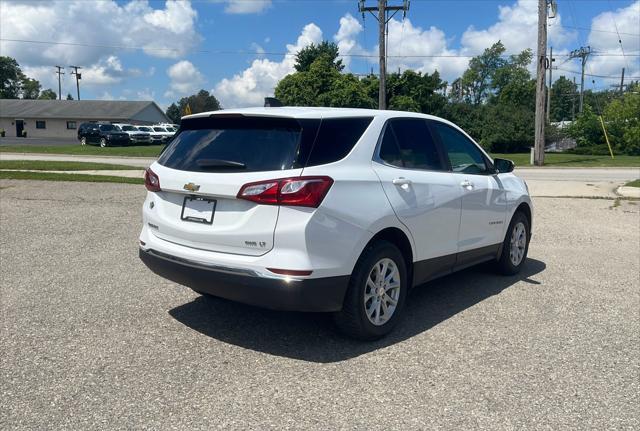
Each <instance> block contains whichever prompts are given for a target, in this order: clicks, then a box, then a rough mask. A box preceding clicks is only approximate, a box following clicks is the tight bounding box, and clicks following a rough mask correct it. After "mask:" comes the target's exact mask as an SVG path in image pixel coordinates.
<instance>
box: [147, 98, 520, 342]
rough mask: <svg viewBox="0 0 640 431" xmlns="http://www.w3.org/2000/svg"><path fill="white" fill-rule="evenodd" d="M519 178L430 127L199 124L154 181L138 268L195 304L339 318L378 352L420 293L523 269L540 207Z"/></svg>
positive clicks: (424, 123)
mask: <svg viewBox="0 0 640 431" xmlns="http://www.w3.org/2000/svg"><path fill="white" fill-rule="evenodd" d="M512 171H513V163H512V162H510V161H508V160H501V159H495V160H492V159H491V158H490V157H489V156H488V155H487V154H486V153H485V152H484V151H483V150H482V149H481V148H480V147H479V146H478V145H477V144H476V143H475V142H474V141H473V140H472V139H471V138H470V137H469V136H468V135H467V134H466V133H465V132H464V131H462V130H461V129H460V128H458V127H457V126H455V125H454V124H452V123H450V122H448V121H446V120H443V119H441V118H437V117H433V116H429V115H423V114H414V113H408V112H394V111H374V110H361V109H335V108H252V109H242V110H233V111H218V112H209V113H201V114H196V115H190V116H187V117H184V118H183V119H182V122H181V125H180V131H179V133H178V134H177V135H176V137H175V138H174V140H173V141H172V142H171V144H170V145H168V146H167V148H166V150H165V151H164V152H163V153H162V154H161V156H160V158H159V159H158V161H157V162H155V163H153V165H151V167H150V168H149V169H147V171H146V174H145V185H146V187H147V189H148V190H149V192H148V193H147V198H146V200H145V203H144V207H143V223H144V224H143V228H142V233H141V234H140V257H141V259H142V260H143V261H144V262H145V264H146V265H147V266H148V267H149V268H151V270H153V271H154V272H156V273H157V274H159V275H161V276H162V277H165V278H167V279H170V280H173V281H175V282H177V283H180V284H182V285H185V286H188V287H190V288H192V289H193V290H195V291H196V292H199V293H203V294H210V295H214V296H219V297H223V298H227V299H231V300H234V301H240V302H244V303H247V304H253V305H257V306H262V307H267V308H272V309H280V310H298V311H323V312H333V313H334V315H335V321H336V323H337V324H338V326H339V327H340V328H341V329H342V330H343V331H344V332H346V333H347V334H349V335H351V336H354V337H357V338H361V339H376V338H379V337H382V336H383V335H385V334H386V333H388V332H389V331H390V330H391V329H392V328H393V327H394V326H395V324H396V323H397V322H398V319H399V318H400V315H401V314H402V310H403V307H404V304H405V301H406V298H407V293H408V291H409V290H410V289H411V288H412V287H413V286H416V285H419V284H422V283H424V282H426V281H429V280H431V279H434V278H436V277H439V276H442V275H446V274H449V273H451V272H453V271H456V270H459V269H462V268H465V267H468V266H471V265H474V264H477V263H480V262H484V261H489V260H495V261H496V262H497V265H498V267H499V268H500V269H501V270H502V272H504V273H507V274H514V273H516V272H518V271H519V270H520V268H521V267H522V265H523V263H524V261H525V259H526V256H527V249H528V245H529V239H530V237H531V221H532V218H531V217H532V205H531V200H530V199H529V194H528V190H527V186H526V184H525V182H524V181H523V180H522V179H520V178H518V177H516V176H515V175H514V174H513V173H512Z"/></svg>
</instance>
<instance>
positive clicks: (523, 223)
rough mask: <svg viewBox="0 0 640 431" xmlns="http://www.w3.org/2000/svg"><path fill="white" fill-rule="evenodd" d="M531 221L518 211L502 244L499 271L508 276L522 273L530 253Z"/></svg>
mask: <svg viewBox="0 0 640 431" xmlns="http://www.w3.org/2000/svg"><path fill="white" fill-rule="evenodd" d="M529 229H530V228H529V219H527V216H525V215H524V214H523V213H522V212H520V211H518V212H516V213H515V214H514V215H513V218H512V219H511V223H509V228H508V229H507V234H506V235H505V239H504V242H503V244H502V254H501V255H500V259H498V269H499V270H500V272H502V273H503V274H506V275H513V274H517V273H518V272H520V270H521V269H522V266H523V265H524V261H525V260H526V259H527V253H528V251H529V239H530V233H529V232H530V231H529Z"/></svg>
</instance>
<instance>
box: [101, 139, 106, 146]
mask: <svg viewBox="0 0 640 431" xmlns="http://www.w3.org/2000/svg"><path fill="white" fill-rule="evenodd" d="M106 146H107V140H106V139H105V138H100V147H101V148H104V147H106Z"/></svg>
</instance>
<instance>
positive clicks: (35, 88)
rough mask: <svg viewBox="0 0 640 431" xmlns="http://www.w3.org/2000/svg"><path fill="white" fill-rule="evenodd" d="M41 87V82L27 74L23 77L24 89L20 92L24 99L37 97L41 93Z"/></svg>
mask: <svg viewBox="0 0 640 431" xmlns="http://www.w3.org/2000/svg"><path fill="white" fill-rule="evenodd" d="M40 88H41V86H40V82H38V81H36V80H35V79H31V78H27V77H26V76H23V77H22V90H21V92H20V93H21V94H22V98H23V99H37V98H38V96H39V95H40Z"/></svg>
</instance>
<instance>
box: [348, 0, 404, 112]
mask: <svg viewBox="0 0 640 431" xmlns="http://www.w3.org/2000/svg"><path fill="white" fill-rule="evenodd" d="M365 3H366V1H365V0H360V1H359V2H358V11H359V12H361V13H362V18H363V19H364V16H365V13H366V12H369V13H371V15H373V16H374V17H375V18H376V19H377V20H378V33H379V34H378V40H379V47H380V50H379V51H380V52H379V54H380V88H379V90H378V109H387V89H386V83H387V53H386V36H387V24H388V23H389V21H390V20H391V18H393V17H394V16H395V14H396V13H398V12H399V11H402V14H403V17H404V16H406V15H407V11H408V10H409V0H404V1H403V2H402V5H401V6H389V5H388V4H387V3H388V2H387V0H378V5H377V6H365ZM374 12H376V13H377V14H375V13H374ZM388 12H392V14H391V15H389V14H388Z"/></svg>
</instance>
